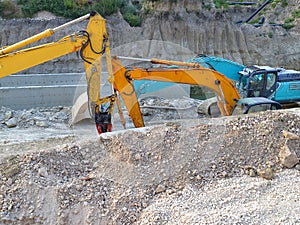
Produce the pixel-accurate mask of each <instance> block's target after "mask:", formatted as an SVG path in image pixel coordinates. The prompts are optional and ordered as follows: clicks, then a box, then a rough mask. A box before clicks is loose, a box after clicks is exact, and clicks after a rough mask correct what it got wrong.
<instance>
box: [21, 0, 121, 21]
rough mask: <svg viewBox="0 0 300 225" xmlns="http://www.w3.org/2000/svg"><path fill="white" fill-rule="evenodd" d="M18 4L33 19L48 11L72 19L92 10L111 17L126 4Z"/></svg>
mask: <svg viewBox="0 0 300 225" xmlns="http://www.w3.org/2000/svg"><path fill="white" fill-rule="evenodd" d="M17 3H18V4H19V5H20V6H21V9H22V12H23V13H24V15H25V16H26V17H32V16H33V15H34V14H35V13H37V12H39V11H43V10H46V11H49V12H52V13H54V14H55V15H57V16H63V17H66V18H72V19H73V18H77V17H79V16H82V15H84V14H87V13H89V12H91V11H92V10H96V11H98V12H99V13H100V14H101V15H104V16H107V15H111V14H113V13H116V12H117V11H118V9H119V8H121V7H122V6H123V5H124V4H125V2H124V1H123V0H101V1H100V2H98V1H97V2H96V3H93V4H89V3H88V1H87V0H80V1H75V0H63V1H61V0H18V1H17Z"/></svg>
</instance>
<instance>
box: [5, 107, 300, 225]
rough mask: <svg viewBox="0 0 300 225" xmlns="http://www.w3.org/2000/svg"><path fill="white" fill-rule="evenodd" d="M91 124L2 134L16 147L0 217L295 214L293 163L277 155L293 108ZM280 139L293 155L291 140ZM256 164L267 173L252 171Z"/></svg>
mask: <svg viewBox="0 0 300 225" xmlns="http://www.w3.org/2000/svg"><path fill="white" fill-rule="evenodd" d="M90 125H91V124H88V126H84V128H83V129H78V130H77V131H76V130H73V131H72V132H70V131H69V132H70V135H66V136H63V135H62V137H58V138H57V136H56V137H53V139H51V138H48V137H47V138H45V140H40V139H39V140H33V141H28V142H26V143H25V142H21V144H20V145H17V144H16V143H3V142H2V143H1V144H2V147H1V148H2V149H3V148H5V149H6V151H9V150H13V151H14V152H15V153H14V154H10V155H5V156H4V154H3V155H1V161H0V171H1V173H0V174H1V175H0V182H1V183H0V209H1V211H0V223H1V224H297V223H300V216H299V215H300V207H299V204H298V203H299V200H300V195H299V193H300V185H299V175H300V172H299V171H298V170H297V169H299V166H298V165H296V167H295V168H292V169H286V168H284V167H283V166H282V165H281V163H280V161H279V158H278V153H279V151H280V149H281V148H282V146H284V144H285V142H286V140H285V138H284V137H283V135H282V131H283V130H286V131H289V132H292V133H293V134H296V135H300V117H299V115H297V114H295V113H292V112H288V111H281V110H280V111H267V112H263V113H258V114H251V115H243V116H239V117H226V118H225V117H222V118H213V119H209V118H199V119H193V120H177V121H175V122H174V121H172V122H166V123H164V124H161V125H153V126H148V127H146V128H139V129H129V130H126V131H119V132H114V133H106V134H102V135H100V137H98V136H97V135H96V134H94V136H91V135H89V133H93V132H94V131H95V130H94V131H92V132H91V131H87V130H88V129H87V127H90ZM11 129H15V128H11ZM24 129H25V128H24ZM35 129H37V127H35ZM43 129H44V130H45V129H46V128H42V129H41V130H43ZM47 129H53V127H51V126H49V127H48V128H47ZM4 130H5V131H7V129H6V128H5V129H4ZM66 130H67V129H66ZM28 131H29V132H31V129H29V130H28ZM49 132H50V130H49ZM62 133H63V132H62ZM80 136H81V138H79V137H80ZM38 143H40V144H38ZM287 145H288V147H289V148H290V149H291V150H292V151H294V152H295V153H296V154H297V156H298V157H299V156H300V141H299V140H288V141H287ZM24 148H25V149H27V150H29V151H23V149H24ZM249 169H251V170H253V172H254V174H249ZM263 170H268V171H269V172H270V174H269V177H268V179H264V178H262V177H260V176H258V175H257V172H258V171H263ZM250 175H251V176H250Z"/></svg>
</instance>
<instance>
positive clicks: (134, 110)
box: [112, 57, 240, 127]
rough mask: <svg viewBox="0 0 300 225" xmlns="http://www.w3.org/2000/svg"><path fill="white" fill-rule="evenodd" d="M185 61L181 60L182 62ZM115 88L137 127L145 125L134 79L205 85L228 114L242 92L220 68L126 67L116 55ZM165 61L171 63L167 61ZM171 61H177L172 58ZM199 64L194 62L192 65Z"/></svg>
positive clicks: (223, 112) (221, 109) (114, 66)
mask: <svg viewBox="0 0 300 225" xmlns="http://www.w3.org/2000/svg"><path fill="white" fill-rule="evenodd" d="M180 63H181V62H178V64H180ZM112 64H113V71H114V88H115V89H116V90H117V91H118V92H119V94H120V95H121V97H122V99H123V102H124V105H125V106H126V108H127V110H128V112H129V116H130V117H131V118H132V120H133V123H134V125H135V126H136V127H142V126H144V122H143V118H142V115H141V111H140V107H139V104H138V100H137V96H136V93H135V90H134V86H133V84H132V81H133V80H155V81H163V82H174V83H180V84H191V85H200V86H205V87H207V88H209V89H211V90H212V91H213V92H214V93H215V94H216V96H217V99H218V106H219V109H220V111H221V113H222V115H224V116H229V115H230V113H231V111H232V109H233V107H234V106H235V103H236V100H238V99H240V95H239V93H238V91H237V90H236V88H235V87H234V85H233V84H232V82H231V81H230V80H229V79H228V78H226V77H225V76H224V75H222V74H220V73H219V72H217V71H214V70H211V69H207V68H204V67H198V68H154V69H145V68H125V67H123V66H122V64H121V63H120V61H119V60H118V59H117V58H116V57H115V58H113V60H112ZM163 64H168V63H166V62H163ZM170 64H176V63H175V62H172V61H170ZM190 66H192V67H195V66H193V65H190Z"/></svg>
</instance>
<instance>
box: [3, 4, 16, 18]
mask: <svg viewBox="0 0 300 225" xmlns="http://www.w3.org/2000/svg"><path fill="white" fill-rule="evenodd" d="M0 16H1V17H3V18H5V19H10V18H15V17H19V15H18V8H17V6H16V5H15V4H14V3H13V2H12V1H10V0H4V1H0Z"/></svg>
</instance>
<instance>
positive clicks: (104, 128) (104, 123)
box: [95, 95, 116, 134]
mask: <svg viewBox="0 0 300 225" xmlns="http://www.w3.org/2000/svg"><path fill="white" fill-rule="evenodd" d="M115 100H116V95H111V96H108V97H105V98H102V99H100V100H99V101H97V102H96V106H95V123H96V129H97V131H98V134H102V133H105V132H111V131H112V122H111V114H112V112H113V107H114V102H115ZM106 103H109V105H108V106H107V104H106Z"/></svg>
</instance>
